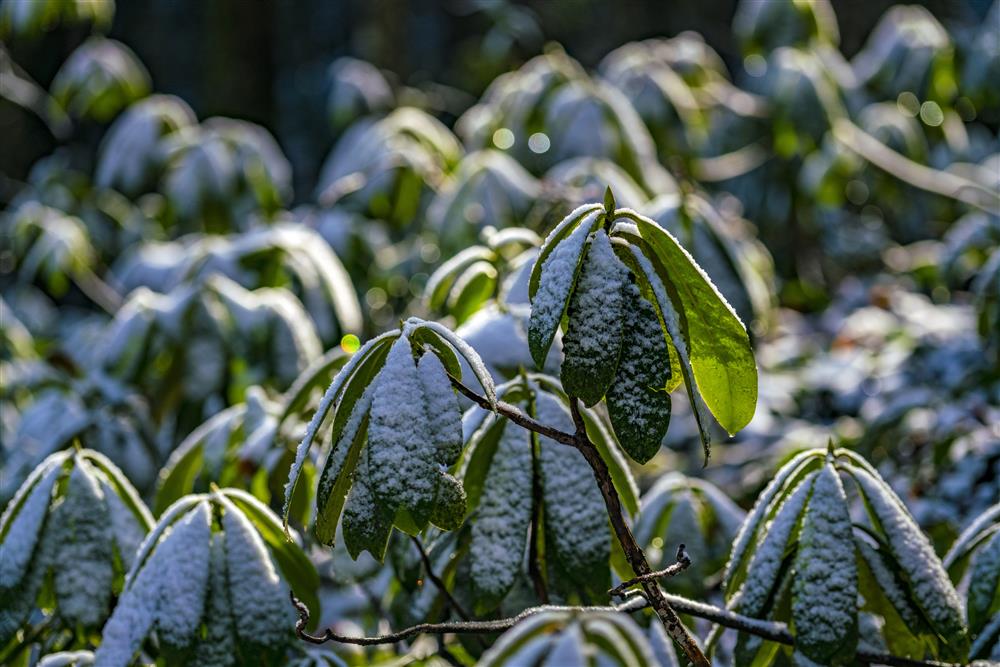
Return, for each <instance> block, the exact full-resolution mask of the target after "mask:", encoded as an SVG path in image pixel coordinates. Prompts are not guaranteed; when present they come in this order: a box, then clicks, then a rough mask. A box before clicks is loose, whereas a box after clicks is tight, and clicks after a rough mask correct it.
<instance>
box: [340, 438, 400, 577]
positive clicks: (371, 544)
mask: <svg viewBox="0 0 1000 667" xmlns="http://www.w3.org/2000/svg"><path fill="white" fill-rule="evenodd" d="M353 477H354V484H353V485H352V486H351V490H350V491H349V492H348V494H347V501H346V502H345V503H344V513H343V517H342V518H341V528H342V530H343V533H344V545H345V546H346V547H347V552H348V553H349V554H351V558H354V559H355V560H356V559H357V558H358V556H359V555H360V554H361V552H362V551H368V552H369V553H370V554H371V555H372V556H374V557H375V558H376V560H378V561H381V560H382V558H383V557H384V555H385V547H386V543H387V542H388V540H389V533H391V532H392V519H393V513H392V512H391V511H390V510H389V509H388V508H386V507H385V506H384V505H383V504H382V503H381V502H379V500H378V498H376V497H375V494H374V493H372V490H371V486H370V484H369V480H370V479H371V475H370V474H369V464H368V457H367V456H366V454H365V453H364V452H362V454H361V458H360V460H359V461H358V466H357V467H356V468H355V469H354V475H353Z"/></svg>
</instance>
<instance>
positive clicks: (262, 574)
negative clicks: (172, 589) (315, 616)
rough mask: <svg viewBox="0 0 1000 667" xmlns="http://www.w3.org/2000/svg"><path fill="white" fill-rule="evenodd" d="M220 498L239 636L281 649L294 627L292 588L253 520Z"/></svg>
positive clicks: (230, 589)
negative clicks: (290, 601) (290, 600)
mask: <svg viewBox="0 0 1000 667" xmlns="http://www.w3.org/2000/svg"><path fill="white" fill-rule="evenodd" d="M218 497H219V503H220V504H221V505H222V507H223V510H224V514H223V516H222V529H223V530H224V531H225V534H226V541H225V543H226V567H227V580H228V582H229V598H230V603H231V605H232V613H233V618H234V620H235V621H236V633H237V635H238V636H239V638H240V639H242V640H243V641H244V642H247V643H249V644H250V645H252V646H267V647H273V646H278V645H281V644H282V643H284V642H285V641H286V640H287V639H288V637H289V636H290V633H291V628H292V627H293V625H294V616H295V615H294V613H293V610H292V608H291V606H290V605H289V604H288V587H287V586H286V585H285V582H284V581H282V579H281V577H280V576H279V575H278V571H277V570H276V569H275V566H274V563H273V562H272V560H271V556H270V554H269V553H268V551H267V547H266V546H265V544H264V540H263V539H261V536H260V535H259V534H258V533H257V530H256V529H255V528H254V526H253V524H252V523H251V522H250V520H249V519H247V517H246V516H245V515H244V514H243V512H241V511H240V510H239V509H238V508H237V507H236V505H234V504H233V503H232V502H231V501H230V500H229V499H228V498H226V497H225V496H222V495H219V496H218ZM205 571H206V572H207V571H208V568H207V567H206V568H205Z"/></svg>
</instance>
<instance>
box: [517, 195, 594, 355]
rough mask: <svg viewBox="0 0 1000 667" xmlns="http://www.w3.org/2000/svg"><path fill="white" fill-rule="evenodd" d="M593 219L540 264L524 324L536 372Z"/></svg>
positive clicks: (559, 317)
mask: <svg viewBox="0 0 1000 667" xmlns="http://www.w3.org/2000/svg"><path fill="white" fill-rule="evenodd" d="M597 216H598V212H596V211H595V212H592V213H590V214H588V215H587V216H586V217H585V218H584V219H583V220H582V221H581V222H580V223H579V226H577V228H576V229H574V230H573V231H572V232H571V233H570V234H569V236H567V237H566V238H564V239H562V240H561V241H559V242H558V245H556V247H555V248H554V249H553V250H552V252H551V253H550V254H549V256H548V257H546V258H545V259H544V261H543V262H542V269H541V280H540V282H539V284H538V291H537V292H535V294H534V296H532V298H531V317H530V319H529V320H528V346H529V347H530V348H531V357H532V359H534V360H535V364H536V365H537V366H538V368H542V367H543V366H544V365H545V357H546V356H548V352H549V347H550V346H551V345H552V339H553V338H554V337H555V335H556V330H557V329H558V328H559V323H560V321H562V317H563V313H565V312H566V305H567V302H568V301H569V297H570V293H571V292H572V291H573V285H574V284H575V283H576V278H577V274H578V273H579V270H580V259H581V257H582V255H583V249H584V246H585V245H586V242H587V237H588V236H589V235H590V229H591V227H592V226H593V223H594V221H595V220H596V219H597ZM539 260H541V258H539Z"/></svg>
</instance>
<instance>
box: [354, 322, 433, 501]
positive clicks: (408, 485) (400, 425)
mask: <svg viewBox="0 0 1000 667" xmlns="http://www.w3.org/2000/svg"><path fill="white" fill-rule="evenodd" d="M376 382H377V384H376V386H375V394H374V396H373V398H372V408H371V420H370V423H369V426H368V449H367V452H368V469H369V472H370V474H371V487H372V490H373V491H374V493H375V494H376V495H377V496H378V497H379V499H380V500H382V501H383V502H384V503H385V505H386V506H387V508H388V509H390V510H391V511H393V512H395V510H397V509H400V508H403V509H407V510H409V511H411V512H412V513H413V514H414V516H415V517H424V518H426V517H427V516H428V515H429V514H430V510H431V507H432V506H433V504H434V495H435V491H436V481H437V464H436V463H435V455H436V452H435V447H434V442H433V440H432V439H431V434H430V429H429V425H428V422H427V413H426V403H425V401H424V392H423V387H422V386H421V382H420V378H419V376H418V375H417V366H416V364H415V363H414V361H413V352H412V349H411V347H410V341H409V340H407V338H406V336H400V337H399V339H398V340H396V342H395V343H393V345H392V349H390V350H389V356H388V357H387V358H386V361H385V366H384V367H383V368H382V370H381V372H379V375H378V379H377V380H376ZM418 520H419V519H418Z"/></svg>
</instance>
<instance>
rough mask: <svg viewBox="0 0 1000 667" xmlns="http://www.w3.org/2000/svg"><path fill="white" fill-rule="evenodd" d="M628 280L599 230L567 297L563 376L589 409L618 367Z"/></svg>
mask: <svg viewBox="0 0 1000 667" xmlns="http://www.w3.org/2000/svg"><path fill="white" fill-rule="evenodd" d="M626 278H627V271H626V269H625V267H624V266H623V265H622V264H621V262H619V261H618V259H617V258H616V257H615V253H614V252H613V251H612V249H611V243H610V241H609V240H608V236H607V234H605V233H604V230H598V231H597V233H596V234H595V235H594V239H593V240H592V241H591V242H590V244H589V246H588V248H587V250H586V252H585V254H584V259H583V266H582V268H581V269H580V277H579V279H578V280H577V283H576V288H575V289H574V290H573V293H572V296H570V299H569V307H568V320H569V326H568V327H567V329H566V335H565V336H564V337H563V362H562V369H561V373H560V378H561V379H562V385H563V389H565V390H566V393H567V394H569V395H571V396H577V397H579V398H580V400H582V401H583V403H584V405H586V406H588V407H589V406H593V405H595V404H596V403H597V402H598V401H600V400H601V398H603V397H604V394H605V392H607V390H608V387H609V386H611V382H612V381H613V380H614V377H615V371H616V369H617V368H618V358H619V355H620V353H621V347H622V322H623V319H624V318H623V314H624V313H623V310H624V303H623V293H622V292H623V289H624V287H625V281H626ZM546 353H547V351H546ZM543 361H544V359H543Z"/></svg>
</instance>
